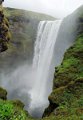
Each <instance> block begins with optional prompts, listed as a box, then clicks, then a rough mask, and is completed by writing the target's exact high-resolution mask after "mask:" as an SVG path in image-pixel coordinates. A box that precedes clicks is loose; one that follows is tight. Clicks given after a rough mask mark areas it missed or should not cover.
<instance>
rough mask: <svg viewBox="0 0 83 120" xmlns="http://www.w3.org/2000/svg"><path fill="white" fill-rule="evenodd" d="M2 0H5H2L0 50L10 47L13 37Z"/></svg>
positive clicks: (0, 2)
mask: <svg viewBox="0 0 83 120" xmlns="http://www.w3.org/2000/svg"><path fill="white" fill-rule="evenodd" d="M2 2H3V0H1V1H0V52H3V51H6V50H7V49H8V45H7V44H8V42H9V40H10V38H11V35H10V31H9V23H8V20H7V18H6V17H5V16H4V13H3V7H2Z"/></svg>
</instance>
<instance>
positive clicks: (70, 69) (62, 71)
mask: <svg viewBox="0 0 83 120" xmlns="http://www.w3.org/2000/svg"><path fill="white" fill-rule="evenodd" d="M78 13H79V18H78V22H77V26H78V27H77V33H78V35H77V37H76V40H75V42H74V45H73V46H72V47H70V48H69V49H68V50H67V52H66V53H65V55H64V59H63V61H62V63H61V65H60V66H58V67H56V68H55V75H54V82H53V92H52V93H51V95H50V96H49V101H50V105H49V107H48V108H47V109H46V110H45V113H44V116H46V118H43V119H44V120H82V119H83V8H82V9H81V11H79V12H78Z"/></svg>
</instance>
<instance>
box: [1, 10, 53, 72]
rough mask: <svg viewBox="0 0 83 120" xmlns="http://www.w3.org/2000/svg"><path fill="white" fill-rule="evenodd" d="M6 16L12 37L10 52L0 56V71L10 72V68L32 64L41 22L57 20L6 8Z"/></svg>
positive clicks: (9, 45)
mask: <svg viewBox="0 0 83 120" xmlns="http://www.w3.org/2000/svg"><path fill="white" fill-rule="evenodd" d="M4 14H5V16H6V17H7V18H8V20H9V24H10V31H11V36H12V37H11V40H10V42H9V44H8V50H7V51H5V52H3V53H1V55H0V71H3V70H6V69H7V71H8V68H9V69H12V68H16V67H17V66H19V65H22V64H23V63H25V62H27V63H31V62H32V58H33V51H34V50H33V49H34V41H35V39H36V33H37V27H38V23H39V21H41V20H44V19H45V20H55V19H54V18H53V17H50V16H47V15H44V14H39V13H34V12H30V11H25V10H19V9H13V8H4ZM12 63H13V64H12ZM11 64H12V68H11Z"/></svg>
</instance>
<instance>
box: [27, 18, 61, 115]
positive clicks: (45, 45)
mask: <svg viewBox="0 0 83 120" xmlns="http://www.w3.org/2000/svg"><path fill="white" fill-rule="evenodd" d="M60 25H61V20H56V21H41V22H40V23H39V26H38V33H37V39H36V42H35V47H34V58H33V66H32V67H33V69H34V72H35V76H34V81H35V84H34V85H33V88H32V90H31V91H30V94H31V99H32V101H31V104H30V108H29V112H30V114H31V115H32V116H36V117H41V116H42V113H43V111H44V109H45V107H46V106H47V105H48V100H47V98H48V94H47V93H46V88H47V86H48V80H49V78H50V79H52V78H53V76H51V77H50V76H49V75H51V74H50V72H52V71H51V70H50V68H51V62H52V59H53V52H54V46H55V44H56V38H57V35H58V31H59V28H60ZM53 70H54V69H53ZM49 81H50V80H49ZM39 112H40V113H39Z"/></svg>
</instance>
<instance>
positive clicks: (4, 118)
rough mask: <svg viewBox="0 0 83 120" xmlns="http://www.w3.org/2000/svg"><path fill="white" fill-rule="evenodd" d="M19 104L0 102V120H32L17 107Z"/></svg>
mask: <svg viewBox="0 0 83 120" xmlns="http://www.w3.org/2000/svg"><path fill="white" fill-rule="evenodd" d="M20 103H21V102H19V103H18V104H16V102H14V101H13V102H12V101H8V100H6V101H3V100H0V120H32V118H31V117H29V116H28V114H26V111H24V110H23V108H22V107H19V104H20Z"/></svg>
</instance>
